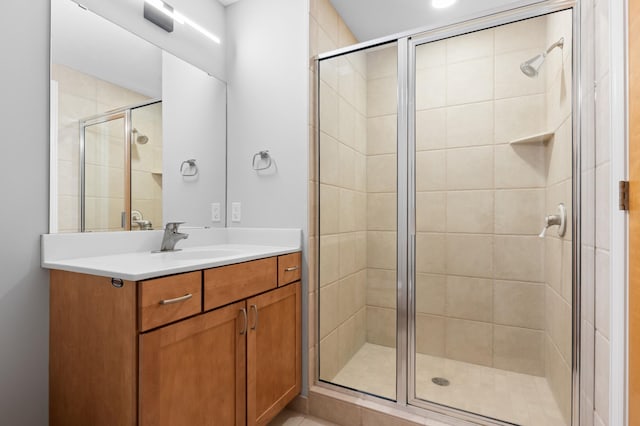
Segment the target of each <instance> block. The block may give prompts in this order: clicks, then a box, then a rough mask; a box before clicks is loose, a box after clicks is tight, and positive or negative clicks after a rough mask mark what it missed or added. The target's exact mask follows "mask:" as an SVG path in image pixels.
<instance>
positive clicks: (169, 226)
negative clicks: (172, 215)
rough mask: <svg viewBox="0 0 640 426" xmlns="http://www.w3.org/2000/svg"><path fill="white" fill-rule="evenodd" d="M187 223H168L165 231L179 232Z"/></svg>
mask: <svg viewBox="0 0 640 426" xmlns="http://www.w3.org/2000/svg"><path fill="white" fill-rule="evenodd" d="M183 223H185V222H167V224H166V225H165V227H164V229H165V230H166V231H171V232H178V227H179V226H180V225H182V224H183Z"/></svg>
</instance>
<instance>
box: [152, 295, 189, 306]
mask: <svg viewBox="0 0 640 426" xmlns="http://www.w3.org/2000/svg"><path fill="white" fill-rule="evenodd" d="M192 297H193V294H191V293H188V294H185V295H184V296H180V297H176V298H175V299H164V300H161V301H160V304H161V305H170V304H172V303H178V302H184V301H185V300H189V299H191V298H192Z"/></svg>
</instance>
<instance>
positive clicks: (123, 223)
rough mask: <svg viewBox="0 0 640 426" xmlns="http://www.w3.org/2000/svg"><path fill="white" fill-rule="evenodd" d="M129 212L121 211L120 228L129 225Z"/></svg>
mask: <svg viewBox="0 0 640 426" xmlns="http://www.w3.org/2000/svg"><path fill="white" fill-rule="evenodd" d="M126 222H127V212H121V213H120V228H122V229H125V227H126V226H127V223H126Z"/></svg>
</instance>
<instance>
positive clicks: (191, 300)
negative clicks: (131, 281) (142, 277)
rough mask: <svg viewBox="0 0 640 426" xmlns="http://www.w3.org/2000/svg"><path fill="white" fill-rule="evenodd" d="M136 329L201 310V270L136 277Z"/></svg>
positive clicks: (148, 328) (164, 322) (168, 321)
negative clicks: (143, 279)
mask: <svg viewBox="0 0 640 426" xmlns="http://www.w3.org/2000/svg"><path fill="white" fill-rule="evenodd" d="M138 292H139V297H138V315H139V318H140V331H146V330H150V329H152V328H155V327H159V326H161V325H163V324H168V323H170V322H173V321H177V320H179V319H182V318H186V317H189V316H191V315H195V314H199V313H200V312H202V272H201V271H196V272H189V273H185V274H179V275H172V276H170V277H164V278H157V279H153V280H147V281H140V283H139V284H138Z"/></svg>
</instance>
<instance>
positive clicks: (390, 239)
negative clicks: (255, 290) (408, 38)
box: [366, 43, 398, 347]
mask: <svg viewBox="0 0 640 426" xmlns="http://www.w3.org/2000/svg"><path fill="white" fill-rule="evenodd" d="M397 52H398V49H397V46H396V44H395V43H394V44H392V45H389V46H386V47H381V48H378V49H377V50H373V51H370V52H369V53H367V152H366V154H367V221H366V224H367V342H369V343H375V344H378V345H383V346H391V347H395V345H396V298H397V296H396V294H397V293H396V227H397V225H396V210H397V207H396V204H397V193H396V188H397V177H396V176H397V166H396V164H397V156H396V152H397V148H396V140H397V95H396V93H397V86H398V77H397V74H398V72H397V68H398V67H397V55H398V53H397Z"/></svg>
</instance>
